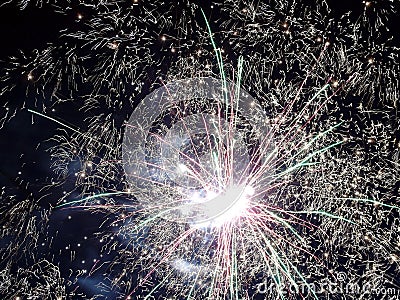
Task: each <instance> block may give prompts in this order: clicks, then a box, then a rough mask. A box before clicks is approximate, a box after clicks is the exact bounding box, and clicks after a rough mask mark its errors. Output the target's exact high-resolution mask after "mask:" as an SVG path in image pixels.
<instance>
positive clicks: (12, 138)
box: [0, 0, 399, 299]
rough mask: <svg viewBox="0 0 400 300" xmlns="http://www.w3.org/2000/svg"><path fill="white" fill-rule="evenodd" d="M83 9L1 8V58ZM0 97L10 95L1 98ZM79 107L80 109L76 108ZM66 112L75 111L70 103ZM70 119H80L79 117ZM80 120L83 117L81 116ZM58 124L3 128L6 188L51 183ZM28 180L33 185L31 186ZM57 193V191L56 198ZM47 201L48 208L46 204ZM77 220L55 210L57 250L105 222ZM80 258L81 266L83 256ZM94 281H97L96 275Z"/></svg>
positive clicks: (0, 146)
mask: <svg viewBox="0 0 400 300" xmlns="http://www.w3.org/2000/svg"><path fill="white" fill-rule="evenodd" d="M327 2H328V3H329V5H330V7H331V8H332V9H333V11H334V13H335V15H336V16H338V17H339V16H342V15H343V14H344V13H346V12H351V16H358V15H359V14H360V12H361V11H362V10H363V9H364V4H363V3H362V1H354V0H347V1H344V0H340V1H335V0H329V1H327ZM202 3H204V2H202ZM203 5H204V4H203ZM79 13H82V14H84V15H86V16H87V15H90V11H82V9H81V8H80V7H79V6H76V8H74V9H71V10H70V11H67V12H65V14H60V13H56V12H54V10H53V9H52V8H50V7H46V6H44V7H42V8H37V7H34V6H32V5H30V6H28V8H26V9H25V10H20V9H19V8H18V7H16V6H15V5H5V6H3V7H0V37H1V47H0V60H3V61H6V62H7V61H9V57H10V56H13V55H17V56H19V50H23V51H26V52H27V53H29V52H30V51H32V50H33V49H43V48H45V47H46V45H47V43H48V42H49V41H52V40H54V39H56V38H57V36H58V35H59V33H60V30H62V29H64V28H68V27H73V26H77V15H78V14H79ZM391 26H392V27H393V28H396V26H397V24H396V23H395V21H392V24H391ZM398 36H399V35H397V38H399V37H398ZM17 80H19V79H17ZM0 84H1V83H0ZM15 95H16V96H15V97H23V95H24V93H23V91H20V92H18V93H16V94H15ZM0 101H4V99H2V98H1V97H0ZM11 102H12V101H11ZM1 106H2V105H0V109H1ZM74 110H75V108H74V109H73V110H71V111H74ZM64 113H65V114H69V113H71V112H70V111H68V108H66V110H64ZM0 116H1V114H0ZM70 120H71V121H74V119H73V117H71V118H70ZM75 121H76V123H79V122H80V119H79V116H78V117H77V118H76V120H75ZM56 129H57V128H56V126H54V124H53V123H52V122H51V121H49V120H46V119H41V118H35V119H34V123H33V122H32V115H31V114H30V113H28V112H27V111H26V110H22V111H19V112H18V113H17V115H16V117H14V118H12V119H11V120H10V121H9V122H7V123H6V124H5V126H4V128H2V129H0V188H1V187H3V186H4V187H6V189H7V190H8V191H9V193H11V194H16V195H20V196H21V197H22V198H23V197H26V196H29V194H30V193H31V192H35V191H36V190H40V188H41V187H43V186H44V185H46V184H48V183H49V182H51V180H52V177H53V176H54V175H53V174H52V172H51V166H50V164H51V160H50V157H49V154H48V153H47V152H46V149H47V148H48V147H49V146H51V145H52V142H44V141H45V140H46V139H49V138H50V137H52V136H53V134H54V133H55V131H56ZM19 172H21V174H19ZM27 182H29V183H30V184H29V185H27V184H26V183H27ZM66 184H68V182H67V183H66ZM59 192H62V190H60V191H59ZM57 196H58V195H54V197H53V200H54V202H55V201H56V200H57ZM50 198H51V197H50ZM46 199H49V198H46ZM49 201H51V200H49ZM43 206H44V207H45V206H46V204H43ZM73 220H74V221H73V222H72V221H70V220H69V219H68V214H67V213H66V212H64V211H58V212H56V213H54V214H53V218H52V222H55V224H56V226H53V228H57V230H59V232H58V236H62V237H63V238H62V241H61V240H57V241H56V242H55V243H54V245H53V247H54V248H55V249H56V248H61V247H66V246H68V245H69V243H70V242H69V241H70V240H71V243H73V242H75V241H76V240H81V241H84V240H85V237H87V236H90V235H91V233H93V232H95V231H96V230H97V228H98V226H99V225H100V219H99V218H98V217H97V216H96V215H89V214H85V213H76V214H74V218H73ZM82 223H85V227H84V228H82V226H81V224H82ZM51 230H54V229H50V232H51ZM43 251H45V249H44V250H43ZM99 252H100V251H99V245H98V244H97V242H96V241H93V242H92V243H91V244H90V245H88V246H87V247H84V248H82V249H80V250H77V256H78V257H79V256H80V257H82V259H81V260H86V261H92V260H93V259H95V258H96V257H98V256H99ZM59 261H60V262H61V264H62V263H65V264H67V263H68V261H69V257H61V258H60V260H59ZM75 263H76V264H77V265H80V264H81V261H79V262H75ZM71 265H72V264H71ZM88 280H89V279H88ZM90 280H96V278H94V279H90ZM98 280H100V279H98ZM86 283H87V284H86ZM86 283H84V282H83V283H82V282H81V283H80V284H81V286H82V287H83V289H84V290H85V289H86V290H85V292H87V293H89V294H90V293H96V292H98V291H93V290H92V291H91V290H90V289H91V288H93V289H94V284H93V282H86ZM112 297H113V296H112V295H111V298H112ZM77 299H78V298H77Z"/></svg>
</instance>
